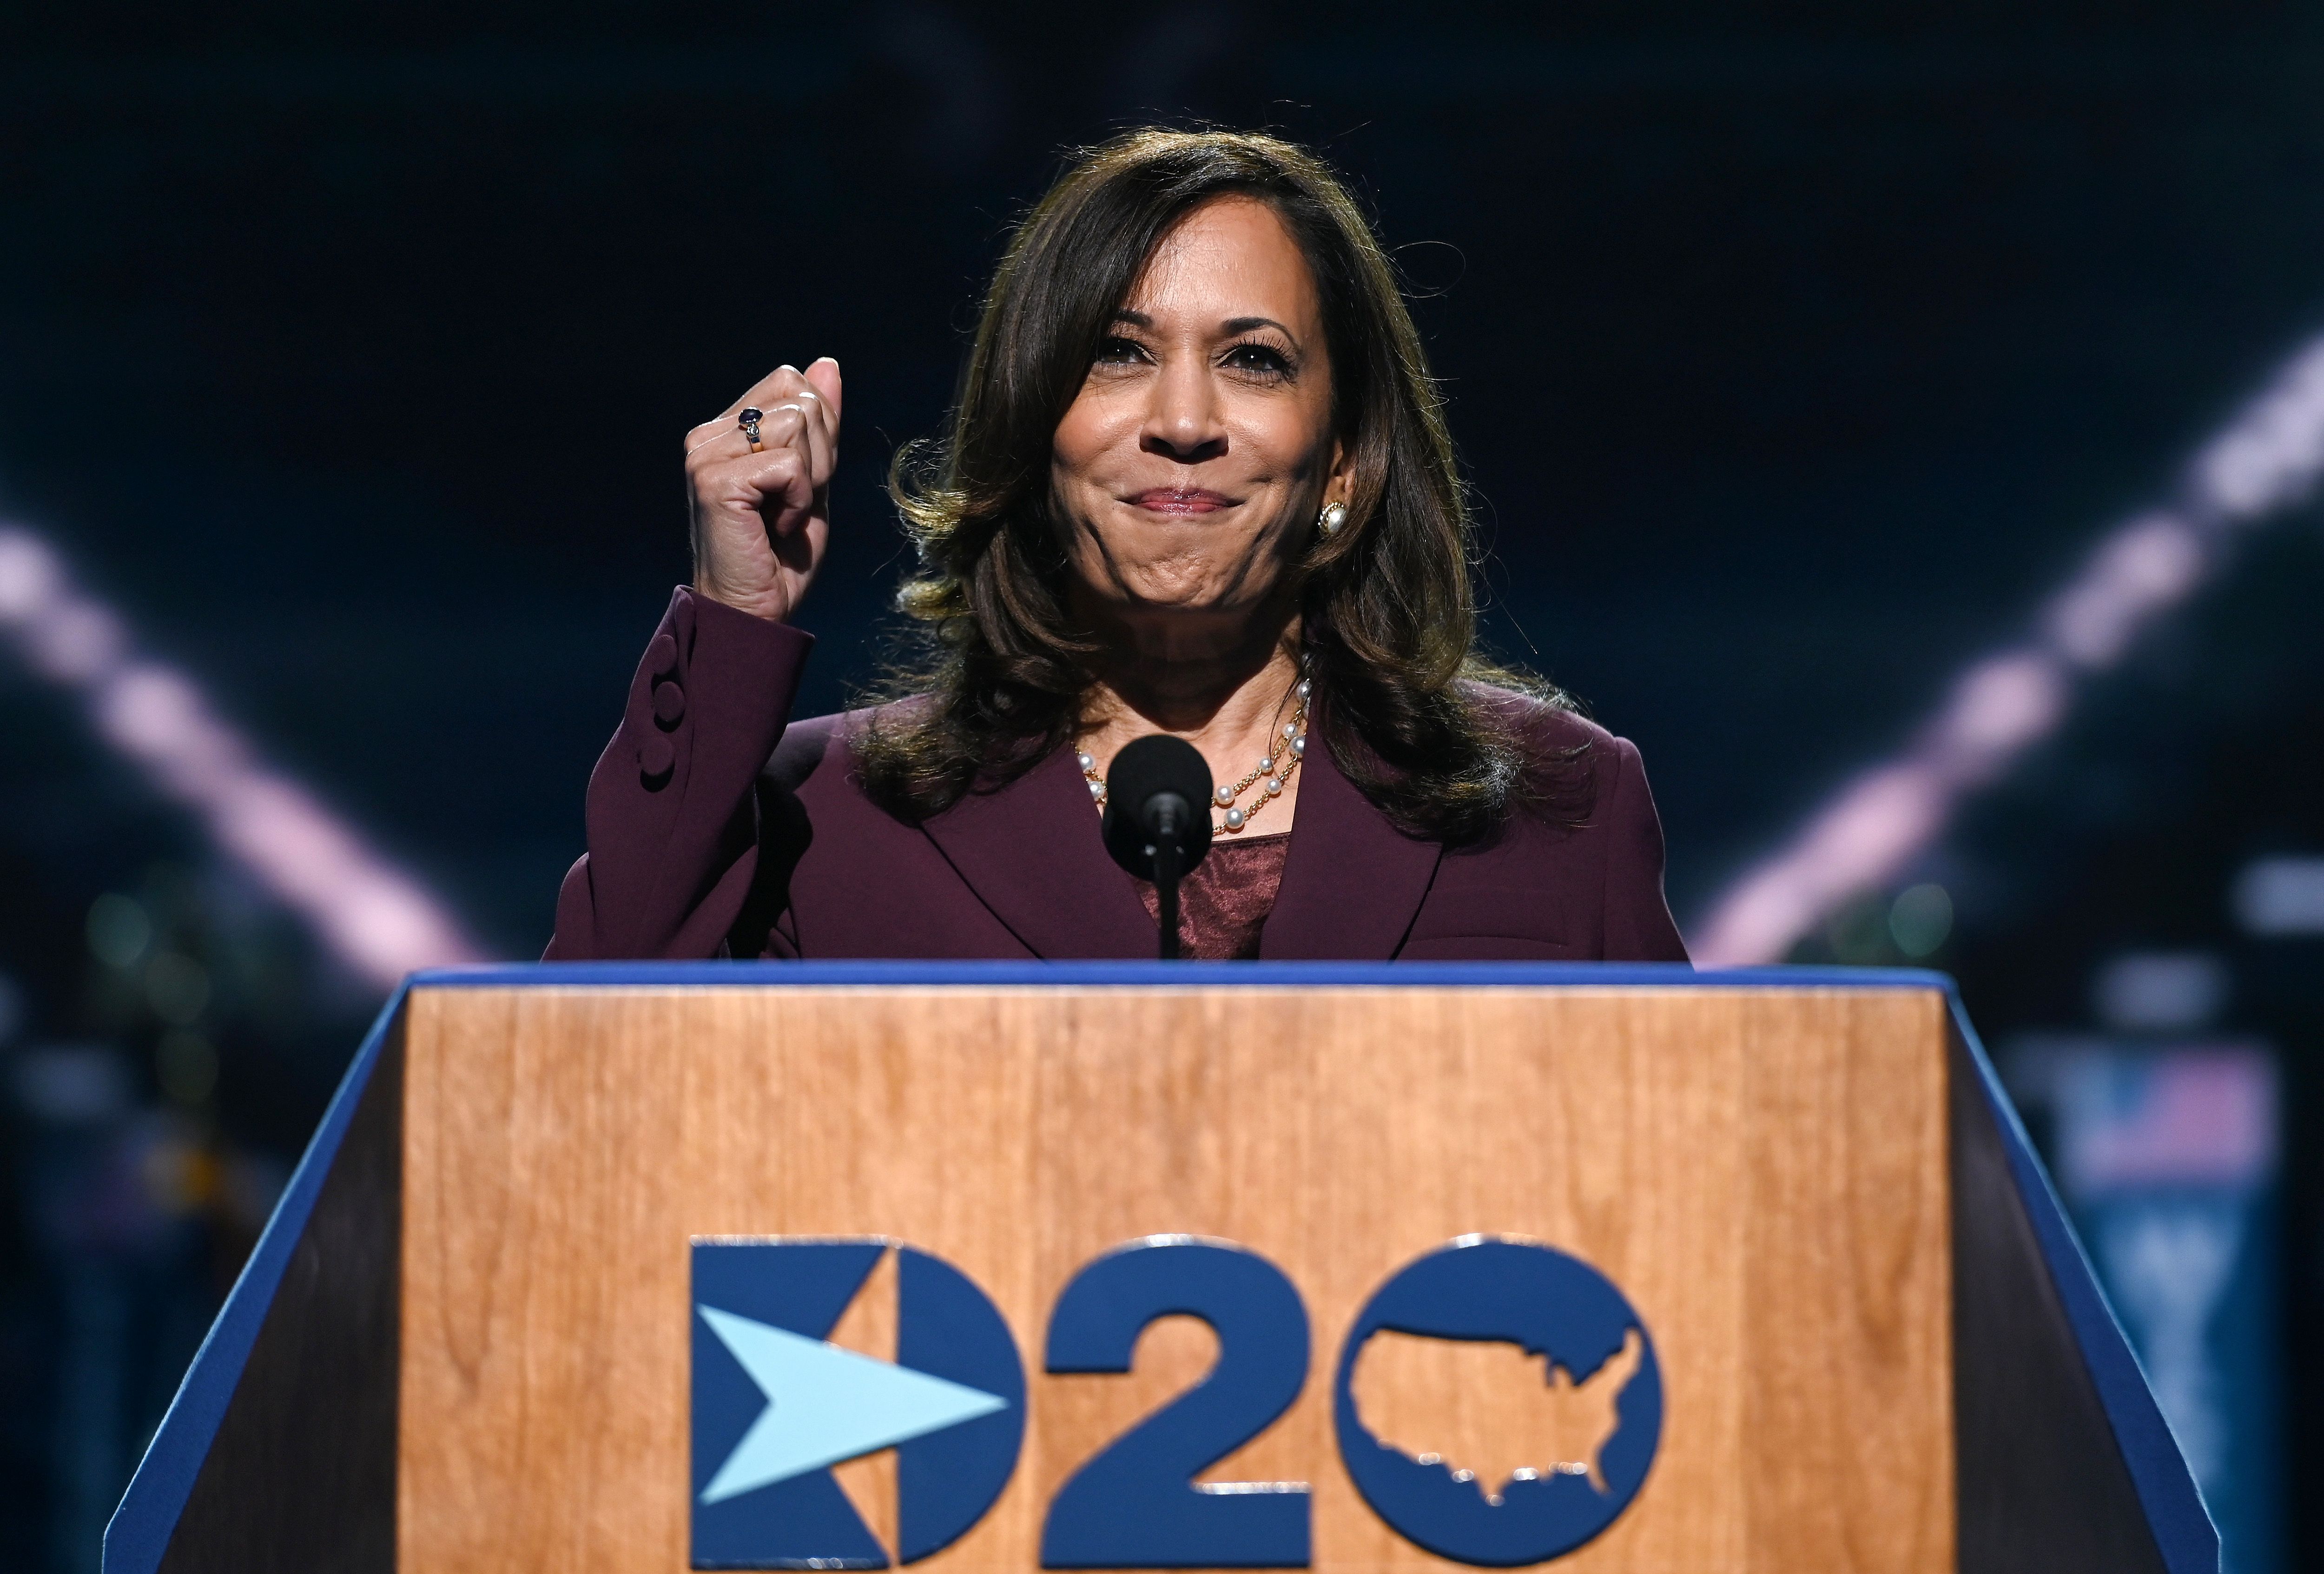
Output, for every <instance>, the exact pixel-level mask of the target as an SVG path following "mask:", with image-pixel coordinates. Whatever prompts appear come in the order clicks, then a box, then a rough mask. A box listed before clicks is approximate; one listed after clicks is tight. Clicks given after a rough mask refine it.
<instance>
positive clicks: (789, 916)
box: [548, 131, 1686, 960]
mask: <svg viewBox="0 0 2324 1574" xmlns="http://www.w3.org/2000/svg"><path fill="white" fill-rule="evenodd" d="M840 403H841V390H840V375H839V367H838V366H837V364H836V363H835V362H833V361H830V360H827V359H826V360H822V361H817V362H816V363H815V364H814V365H812V366H808V367H807V370H806V371H805V372H798V371H795V370H793V369H792V368H790V367H788V366H786V367H783V368H781V369H780V370H778V371H777V372H775V373H774V374H773V375H770V376H769V377H768V378H767V379H765V380H764V381H763V382H761V383H760V384H758V385H757V386H756V387H753V388H752V390H751V391H750V392H749V393H748V394H745V395H743V397H742V399H741V400H739V401H737V402H736V403H735V404H734V405H733V406H732V407H730V408H729V409H728V410H727V412H725V413H724V414H723V415H721V416H719V417H718V418H717V419H715V420H714V421H707V422H705V423H704V424H703V425H701V426H699V427H696V429H695V430H694V431H692V432H690V433H689V434H687V460H686V465H687V477H688V479H689V481H690V483H691V486H692V498H693V516H694V547H695V565H696V567H695V579H694V584H693V586H692V587H691V588H680V589H678V591H677V592H676V594H675V595H674V596H673V597H672V599H671V603H670V608H669V614H668V616H666V617H665V618H664V619H663V620H662V625H661V627H660V629H659V632H658V633H656V634H655V635H654V637H653V641H652V643H650V645H648V647H647V649H646V654H645V660H644V662H642V663H641V666H640V667H639V669H638V673H637V677H636V679H635V680H634V681H633V682H632V685H631V689H630V701H629V708H628V710H627V713H626V714H625V716H624V718H623V719H622V727H621V730H620V731H619V732H617V733H616V734H615V735H614V737H613V744H612V745H611V746H610V747H608V748H607V749H606V751H605V754H604V757H603V758H602V759H600V760H599V761H598V764H597V768H596V771H595V773H594V774H593V775H592V776H591V778H590V782H589V797H588V838H589V851H588V854H587V856H585V857H584V858H583V859H582V860H581V861H580V862H579V863H578V864H576V865H575V866H574V868H573V870H572V873H571V874H570V875H567V878H566V881H565V885H564V889H563V892H562V893H561V895H560V897H559V900H558V919H557V934H556V938H555V939H554V940H552V941H551V942H550V944H549V953H548V954H549V957H550V958H614V957H670V958H686V957H712V956H737V957H760V956H765V957H807V958H826V957H916V958H935V957H954V958H961V957H992V958H1004V957H1013V958H1024V957H1028V956H1030V957H1042V958H1064V957H1120V958H1137V957H1150V956H1152V955H1153V954H1154V945H1155V936H1154V917H1153V913H1154V911H1155V900H1154V893H1153V892H1152V890H1151V888H1150V887H1148V886H1143V885H1141V884H1139V882H1137V881H1135V880H1133V879H1132V878H1131V877H1130V875H1125V874H1124V873H1122V872H1121V870H1120V869H1119V868H1118V867H1116V866H1115V865H1114V864H1113V863H1112V862H1111V860H1110V859H1109V858H1108V857H1107V856H1106V853H1105V851H1104V848H1103V846H1102V842H1101V840H1100V838H1099V818H1100V810H1102V801H1103V782H1104V774H1105V771H1106V768H1107V766H1108V764H1110V763H1111V759H1112V757H1113V755H1114V754H1115V752H1116V751H1117V750H1119V749H1120V747H1121V746H1122V745H1124V744H1126V743H1128V742H1129V741H1130V740H1131V739H1133V738H1136V737H1139V736H1143V735H1145V734H1148V733H1152V732H1157V731H1162V732H1168V733H1173V734H1176V736H1180V737H1183V738H1185V740H1186V741H1187V742H1189V743H1191V744H1192V745H1194V747H1195V748H1196V749H1198V750H1200V751H1201V753H1202V755H1203V757H1204V758H1205V759H1206V760H1207V761H1208V762H1209V764H1210V767H1211V771H1212V774H1213V778H1214V780H1216V781H1217V782H1219V783H1220V787H1219V792H1218V795H1217V801H1216V802H1215V803H1214V804H1213V825H1214V839H1213V845H1212V849H1211V852H1210V855H1209V856H1208V858H1207V859H1206V860H1205V861H1204V862H1203V864H1202V865H1201V866H1198V867H1197V868H1196V869H1195V871H1194V873H1193V875H1190V876H1189V877H1188V880H1187V884H1186V886H1185V892H1184V895H1183V902H1184V908H1183V912H1184V918H1183V922H1184V925H1185V930H1186V932H1187V948H1186V949H1187V954H1189V955H1192V956H1199V957H1211V958H1246V957H1258V958H1368V959H1374V960H1383V959H1388V958H1439V959H1442V958H1613V959H1633V960H1636V959H1650V960H1683V959H1684V958H1685V954H1686V953H1685V949H1684V948H1683V945H1682V943H1681V941H1680V940H1679V935H1678V931H1677V930H1676V928H1675V927H1674V925H1673V924H1672V922H1671V918H1670V912H1669V910H1668V908H1667V907H1666V906H1665V903H1664V899H1663V891H1662V865H1663V847H1662V832H1661V828H1660V826H1659V824H1658V823H1657V821H1656V819H1655V810H1654V802H1653V800H1652V798H1651V797H1650V796H1649V794H1648V792H1647V790H1646V777H1645V775H1644V773H1643V771H1642V769H1641V767H1640V764H1639V761H1638V755H1637V750H1636V749H1635V748H1633V747H1632V746H1631V745H1629V744H1628V743H1627V742H1625V741H1623V740H1621V739H1618V738H1616V737H1613V736H1609V734H1607V733H1606V732H1604V731H1603V730H1602V729H1600V728H1599V727H1594V726H1592V725H1591V724H1590V723H1588V722H1586V721H1583V720H1582V719H1581V718H1579V717H1577V716H1576V715H1574V714H1573V712H1572V709H1571V708H1569V707H1568V706H1567V705H1566V704H1565V702H1564V701H1563V699H1561V698H1560V697H1558V696H1556V695H1555V694H1554V693H1550V692H1545V691H1543V690H1539V689H1538V688H1536V687H1532V686H1529V685H1527V684H1526V683H1524V682H1522V681H1518V680H1517V679H1515V678H1513V677H1512V676H1511V675H1509V674H1507V673H1503V672H1500V671H1497V670H1494V669H1492V668H1489V667H1488V666H1486V665H1484V664H1483V663H1482V662H1480V661H1479V660H1478V659H1477V658H1476V657H1475V656H1474V654H1473V653H1471V640H1472V637H1473V633H1474V624H1475V607H1474V602H1473V599H1472V597H1471V588H1470V583H1469V577H1468V569H1469V560H1470V539H1471V536H1470V524H1469V520H1468V517H1467V514H1466V513H1465V511H1464V507H1463V500H1462V489H1461V485H1460V482H1459V480H1458V478H1457V477H1456V475H1455V472H1454V468H1453V460H1452V444H1451V440H1450V439H1449V437H1448V436H1447V434H1446V431H1445V429H1444V426H1443V419H1442V415H1441V412H1440V409H1439V404H1438V400H1437V397H1436V394H1435V392H1434V386H1433V384H1432V383H1431V382H1430V380H1429V377H1428V375H1427V372H1426V369H1425V364H1424V359H1423V356H1422V353H1421V347H1420V341H1419V338H1418V336H1417V334H1416V332H1415V330H1414V328H1413V325H1412V321H1411V319H1410V317H1409V316H1408V314H1407V313H1406V310H1405V309H1404V304H1403V301H1402V300H1401V299H1400V298H1399V297H1398V295H1397V290H1396V285H1395V280H1394V276H1393V273H1392V271H1391V269H1390V267H1389V265H1388V261H1387V259H1386V257H1385V256H1384V255H1383V254H1382V253H1381V250H1380V248H1379V243H1378V241H1377V240H1376V239H1375V238H1374V237H1373V236H1372V234H1371V232H1370V230H1369V227H1368V225H1367V224H1366V222H1365V220H1364V218H1363V217H1362V215H1361V213H1360V211H1359V210H1358V209H1357V208H1356V207H1355V205H1354V204H1353V203H1352V202H1351V200H1350V199H1349V197H1348V195H1347V193H1346V191H1345V190H1343V189H1342V186H1341V185H1340V183H1339V182H1338V181H1337V180H1336V179H1335V178H1334V177H1333V174H1332V173H1331V171H1329V170H1327V169H1326V168H1325V167H1324V166H1323V164H1322V163H1320V162H1318V161H1316V160H1315V159H1314V158H1313V157H1312V156H1310V155H1309V154H1307V153H1304V152H1302V151H1300V150H1299V149H1297V148H1295V147H1293V146H1291V145H1289V144H1285V143H1282V142H1277V141H1276V140H1274V139H1272V138H1268V137H1263V136H1253V135H1238V134H1225V133H1214V132H1203V133H1177V132H1161V131H1146V132H1139V133H1136V134H1130V135H1128V136H1125V137H1122V138H1120V139H1119V140H1117V141H1115V142H1113V143H1111V144H1107V145H1106V146H1104V147H1102V148H1100V149H1098V150H1096V151H1095V152H1094V153H1090V154H1088V155H1086V156H1084V158H1083V159H1082V160H1081V161H1080V162H1078V163H1077V164H1076V165H1075V166H1074V168H1072V169H1071V170H1070V171H1068V172H1067V173H1066V174H1065V177H1064V179H1062V180H1061V181H1059V182H1058V183H1057V185H1056V188H1055V189H1054V190H1051V191H1050V193H1049V194H1048V196H1047V197H1046V198H1045V199H1043V200H1042V202H1041V203H1040V205H1039V206H1038V207H1037V208H1035V209H1034V211H1033V213H1032V214H1031V215H1030V217H1029V218H1028V219H1027V220H1026V222H1025V224H1024V225H1023V227H1021V228H1020V229H1019V232H1018V234H1017V236H1016V238H1015V240H1014V242H1013V243H1012V245H1010V249H1009V253H1008V255H1007V257H1006V258H1005V260H1004V261H1003V262H1002V264H1001V269H1000V272H999V273H998V274H997V276H996V277H995V279H994V282H993V284H992V288H991V293H990V296H989V297H988V300H987V301H986V305H985V310H984V315H983V319H982V324H981V326H980V327H979V329H978V332H977V337H976V341H975V347H974V349H973V352H972V354H971V356H970V360H969V364H968V368H967V375H966V376H965V378H964V383H963V385H962V394H961V398H960V403H959V405H958V408H957V409H956V410H955V412H954V416H953V420H952V423H951V427H950V431H949V432H948V434H947V438H946V440H945V445H944V449H943V451H942V454H941V462H940V464H939V465H937V466H936V467H934V468H933V469H931V468H929V467H927V466H925V465H918V464H916V462H915V461H916V456H915V455H914V454H913V453H911V452H910V451H907V452H906V453H905V454H903V455H901V456H899V459H898V462H897V466H896V468H895V471H894V473H893V475H892V477H891V486H890V490H891V492H892V493H893V495H894V496H895V498H896V500H897V503H898V505H899V507H900V509H901V510H902V513H903V516H904V519H905V521H906V523H907V525H908V528H909V529H910V530H911V532H913V534H914V536H915V539H916V541H917V543H918V548H919V555H920V563H921V569H922V574H921V577H920V578H918V579H915V580H913V581H912V582H911V583H909V584H908V585H907V586H906V587H905V588H904V590H903V593H902V596H901V605H902V606H903V608H904V610H905V611H906V612H908V614H910V615H911V616H913V617H915V618H917V619H918V620H919V621H920V623H921V625H923V626H924V627H925V628H926V629H927V632H928V633H929V634H930V635H931V637H930V639H929V641H928V646H929V649H930V651H931V652H932V655H931V657H930V660H929V662H928V664H927V670H926V671H924V672H923V673H922V674H921V675H920V677H919V679H918V681H917V682H916V683H913V684H911V685H908V686H907V687H906V689H905V690H904V691H903V692H902V693H901V695H900V696H899V698H898V699H893V700H891V701H890V702H889V703H887V704H885V705H881V706H878V707H874V708H870V709H866V710H861V711H854V712H851V713H849V714H847V715H844V716H834V717H821V718H816V719H813V720H809V721H801V722H791V721H790V720H789V713H790V705H791V699H792V697H793V695H794V694H795V693H796V691H797V688H798V678H799V673H800V670H801V668H802V667H803V666H804V664H805V662H806V661H807V653H808V649H809V647H810V645H811V644H812V643H813V642H812V641H811V640H810V639H809V637H808V636H807V635H806V634H801V633H799V632H798V630H797V629H796V628H794V627H793V626H792V625H791V622H790V619H791V618H792V617H793V616H794V615H795V614H796V613H797V611H798V606H799V604H800V601H801V599H802V598H803V597H805V596H806V595H807V590H808V588H809V587H810V585H811V584H812V583H813V581H814V579H815V573H816V568H817V566H818V565H819V564H820V563H821V561H822V559H823V554H824V550H825V543H826V542H827V540H828V537H829V532H830V528H831V526H830V518H829V509H828V505H827V501H826V499H827V496H828V487H829V485H830V480H831V476H832V470H833V467H834V465H835V463H836V458H837V452H838V439H839V426H840Z"/></svg>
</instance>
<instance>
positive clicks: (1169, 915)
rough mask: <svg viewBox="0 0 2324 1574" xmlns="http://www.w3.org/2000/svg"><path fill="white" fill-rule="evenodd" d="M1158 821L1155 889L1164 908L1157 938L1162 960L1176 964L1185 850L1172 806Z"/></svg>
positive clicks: (1166, 805)
mask: <svg viewBox="0 0 2324 1574" xmlns="http://www.w3.org/2000/svg"><path fill="white" fill-rule="evenodd" d="M1155 818H1156V819H1157V822H1158V823H1157V825H1156V827H1155V829H1157V831H1159V832H1160V833H1161V834H1160V835H1159V836H1157V838H1155V846H1154V890H1155V893H1156V894H1157V896H1158V897H1159V898H1160V901H1159V902H1158V903H1157V906H1158V907H1159V908H1160V909H1161V912H1160V921H1159V923H1158V924H1157V937H1156V938H1157V940H1158V942H1159V949H1160V957H1161V959H1162V960H1163V961H1166V962H1175V961H1176V960H1177V959H1178V860H1179V857H1180V856H1181V854H1182V852H1183V850H1184V849H1183V848H1181V847H1180V846H1179V842H1180V839H1181V838H1180V836H1179V832H1178V817H1177V815H1176V813H1174V812H1172V809H1171V806H1170V805H1169V804H1167V803H1166V804H1164V805H1163V807H1162V810H1161V812H1160V813H1159V814H1157V816H1156V817H1155Z"/></svg>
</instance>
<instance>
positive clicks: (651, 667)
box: [646, 634, 678, 678]
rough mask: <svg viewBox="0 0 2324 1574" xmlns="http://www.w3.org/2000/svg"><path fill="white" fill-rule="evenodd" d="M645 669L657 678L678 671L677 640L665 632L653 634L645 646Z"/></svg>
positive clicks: (665, 676)
mask: <svg viewBox="0 0 2324 1574" xmlns="http://www.w3.org/2000/svg"><path fill="white" fill-rule="evenodd" d="M646 671H649V672H651V673H652V674H653V675H654V676H655V677H657V678H667V677H669V675H670V674H671V673H672V672H675V671H678V642H677V641H676V640H674V639H672V638H671V637H670V636H669V635H668V634H656V635H654V636H653V643H651V644H650V645H648V646H647V647H646Z"/></svg>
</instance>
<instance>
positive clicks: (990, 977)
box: [408, 961, 1958, 1009]
mask: <svg viewBox="0 0 2324 1574" xmlns="http://www.w3.org/2000/svg"><path fill="white" fill-rule="evenodd" d="M697 984H723V985H728V986H733V985H736V984H780V985H785V986H789V987H791V988H838V987H851V986H852V987H856V988H891V987H894V986H899V985H901V986H913V987H919V988H926V987H928V986H945V985H976V986H983V987H985V988H991V987H993V986H1001V987H1011V986H1019V985H1042V986H1051V985H1065V986H1080V987H1102V986H1143V987H1147V988H1155V987H1162V986H1167V987H1178V988H1188V989H1215V988H1219V987H1220V986H1224V985H1231V984H1240V985H1270V984H1271V985H1277V986H1280V985H1307V986H1314V985H1322V986H1336V987H1341V988H1346V987H1350V986H1369V987H1376V988H1411V987H1415V986H1434V987H1442V986H1444V985H1448V984H1460V985H1468V986H1487V987H1490V986H1500V987H1503V988H1522V989H1539V988H1544V987H1551V986H1571V985H1581V986H1591V985H1617V986H1637V985H1653V986H1676V987H1682V988H1704V987H1711V988H1729V989H1731V988H1738V987H1739V988H1777V987H1781V988H1810V989H1815V988H1831V989H1941V990H1943V991H1945V993H1946V995H1948V996H1949V997H1950V995H1952V992H1953V982H1952V980H1951V979H1950V977H1947V976H1946V975H1944V974H1942V973H1937V972H1932V971H1930V970H1928V969H1926V968H1729V969H1727V970H1725V971H1720V972H1702V971H1698V970H1697V969H1695V968H1691V967H1689V966H1687V965H1686V964H1685V963H1684V962H756V961H753V962H528V963H520V964H516V965H513V966H502V967H484V968H431V969H429V971H427V972H423V973H414V974H413V975H412V976H411V977H410V981H409V984H408V987H410V988H415V989H457V988H493V989H509V988H520V987H550V988H554V987H558V986H594V985H623V986H632V987H635V986H687V985H697ZM1956 1009H1958V1005H1956Z"/></svg>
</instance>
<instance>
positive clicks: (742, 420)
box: [734, 404, 767, 454]
mask: <svg viewBox="0 0 2324 1574" xmlns="http://www.w3.org/2000/svg"><path fill="white" fill-rule="evenodd" d="M766 419H767V412H765V411H763V410H761V409H760V408H759V407H758V406H757V405H755V404H754V405H752V406H751V407H750V408H749V409H747V410H744V411H742V412H739V413H738V414H737V415H736V416H735V417H734V424H735V425H737V426H739V427H741V428H742V435H743V436H744V437H746V438H749V439H750V440H751V451H752V453H754V454H755V453H757V452H759V451H760V449H761V447H763V445H762V444H761V442H760V441H759V422H761V421H764V420H766Z"/></svg>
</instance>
